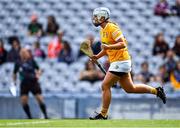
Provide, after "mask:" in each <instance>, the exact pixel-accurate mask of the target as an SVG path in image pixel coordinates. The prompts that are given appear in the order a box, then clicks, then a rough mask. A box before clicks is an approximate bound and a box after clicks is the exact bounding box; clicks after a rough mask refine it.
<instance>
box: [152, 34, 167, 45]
mask: <svg viewBox="0 0 180 128" xmlns="http://www.w3.org/2000/svg"><path fill="white" fill-rule="evenodd" d="M160 36H163V33H158V34H157V35H156V36H155V43H154V45H156V44H158V43H159V41H158V38H159V37H160ZM161 43H162V44H167V43H166V41H165V40H163V41H162V42H161Z"/></svg>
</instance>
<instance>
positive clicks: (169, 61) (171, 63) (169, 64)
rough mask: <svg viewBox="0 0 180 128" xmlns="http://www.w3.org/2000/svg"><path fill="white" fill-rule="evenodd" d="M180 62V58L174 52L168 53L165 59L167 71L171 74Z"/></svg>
mask: <svg viewBox="0 0 180 128" xmlns="http://www.w3.org/2000/svg"><path fill="white" fill-rule="evenodd" d="M177 61H178V58H177V56H176V54H175V53H174V52H173V50H171V49H170V50H169V51H168V52H167V55H166V58H165V66H166V69H167V72H168V73H170V72H171V71H173V70H174V69H175V67H176V62H177Z"/></svg>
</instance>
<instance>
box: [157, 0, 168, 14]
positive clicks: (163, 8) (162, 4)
mask: <svg viewBox="0 0 180 128" xmlns="http://www.w3.org/2000/svg"><path fill="white" fill-rule="evenodd" d="M154 14H155V15H158V16H163V17H166V16H168V15H169V14H170V9H169V4H168V2H167V1H166V0H159V2H158V3H157V4H156V6H155V8H154Z"/></svg>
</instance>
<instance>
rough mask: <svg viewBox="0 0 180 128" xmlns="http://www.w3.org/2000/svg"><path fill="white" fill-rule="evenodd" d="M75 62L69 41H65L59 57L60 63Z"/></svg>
mask: <svg viewBox="0 0 180 128" xmlns="http://www.w3.org/2000/svg"><path fill="white" fill-rule="evenodd" d="M73 61H74V57H73V51H72V48H71V46H70V44H69V42H67V41H63V47H62V50H61V51H60V53H59V55H58V62H65V63H67V64H70V63H72V62H73Z"/></svg>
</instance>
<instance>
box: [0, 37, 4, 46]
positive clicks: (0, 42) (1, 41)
mask: <svg viewBox="0 0 180 128" xmlns="http://www.w3.org/2000/svg"><path fill="white" fill-rule="evenodd" d="M0 44H1V45H2V47H4V42H3V40H2V39H1V38H0Z"/></svg>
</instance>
